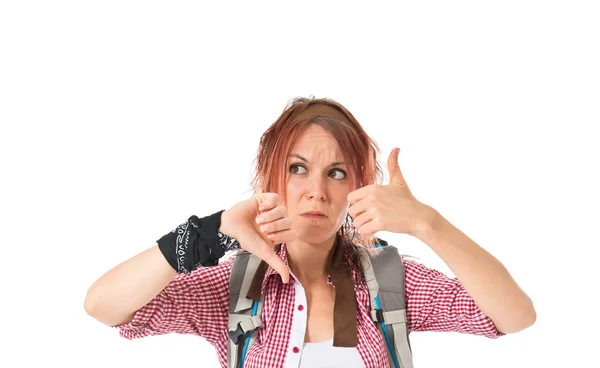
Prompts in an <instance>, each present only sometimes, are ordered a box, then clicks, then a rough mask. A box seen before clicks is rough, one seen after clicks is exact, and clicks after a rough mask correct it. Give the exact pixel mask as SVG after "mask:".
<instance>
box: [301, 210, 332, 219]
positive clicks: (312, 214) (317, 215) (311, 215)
mask: <svg viewBox="0 0 600 368" xmlns="http://www.w3.org/2000/svg"><path fill="white" fill-rule="evenodd" d="M300 216H302V217H304V218H308V219H315V220H323V219H326V218H327V216H326V215H325V213H323V212H321V211H307V212H304V213H303V214H301V215H300Z"/></svg>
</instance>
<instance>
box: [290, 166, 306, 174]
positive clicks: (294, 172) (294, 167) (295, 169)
mask: <svg viewBox="0 0 600 368" xmlns="http://www.w3.org/2000/svg"><path fill="white" fill-rule="evenodd" d="M298 169H302V170H305V171H306V168H304V166H302V165H297V164H293V165H290V172H291V173H292V174H302V173H301V172H298Z"/></svg>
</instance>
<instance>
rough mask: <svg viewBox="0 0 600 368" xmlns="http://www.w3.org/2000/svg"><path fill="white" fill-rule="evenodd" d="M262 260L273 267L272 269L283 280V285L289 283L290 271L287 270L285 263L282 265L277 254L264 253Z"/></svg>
mask: <svg viewBox="0 0 600 368" xmlns="http://www.w3.org/2000/svg"><path fill="white" fill-rule="evenodd" d="M259 258H260V257H259ZM262 260H263V261H265V262H267V264H268V265H269V266H271V267H273V269H274V270H275V271H276V272H277V273H278V274H279V275H281V279H282V280H283V283H284V284H287V283H288V282H290V271H289V270H288V267H287V266H286V265H285V263H283V261H282V260H281V258H279V257H278V256H277V254H275V252H270V253H266V254H265V255H264V256H263V258H262Z"/></svg>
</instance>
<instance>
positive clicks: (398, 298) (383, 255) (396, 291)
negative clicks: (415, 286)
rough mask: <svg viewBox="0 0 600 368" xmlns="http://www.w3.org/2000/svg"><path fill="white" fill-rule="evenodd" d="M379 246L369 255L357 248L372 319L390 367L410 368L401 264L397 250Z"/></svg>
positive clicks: (410, 357)
mask: <svg viewBox="0 0 600 368" xmlns="http://www.w3.org/2000/svg"><path fill="white" fill-rule="evenodd" d="M382 243H384V246H380V247H377V248H376V249H374V250H372V251H369V250H367V249H366V248H364V247H361V246H359V247H358V249H359V251H360V252H361V253H362V254H361V262H362V268H363V272H364V275H365V279H366V281H367V286H368V288H369V297H370V300H371V319H372V320H373V322H374V323H375V324H376V325H377V327H378V329H379V331H380V332H381V334H382V335H383V337H384V338H385V342H386V344H387V346H388V358H389V360H390V366H391V367H397V368H413V359H412V351H411V347H410V341H409V338H408V326H407V319H406V295H405V294H406V291H405V273H404V264H403V262H402V258H401V257H400V254H399V253H398V249H397V248H396V247H393V246H388V245H387V243H385V242H382Z"/></svg>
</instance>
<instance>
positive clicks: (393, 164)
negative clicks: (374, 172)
mask: <svg viewBox="0 0 600 368" xmlns="http://www.w3.org/2000/svg"><path fill="white" fill-rule="evenodd" d="M399 153H400V148H394V149H393V150H392V152H390V156H389V157H388V172H389V173H390V184H404V183H406V182H405V181H404V176H403V175H402V171H401V170H400V164H399V163H398V155H399Z"/></svg>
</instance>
